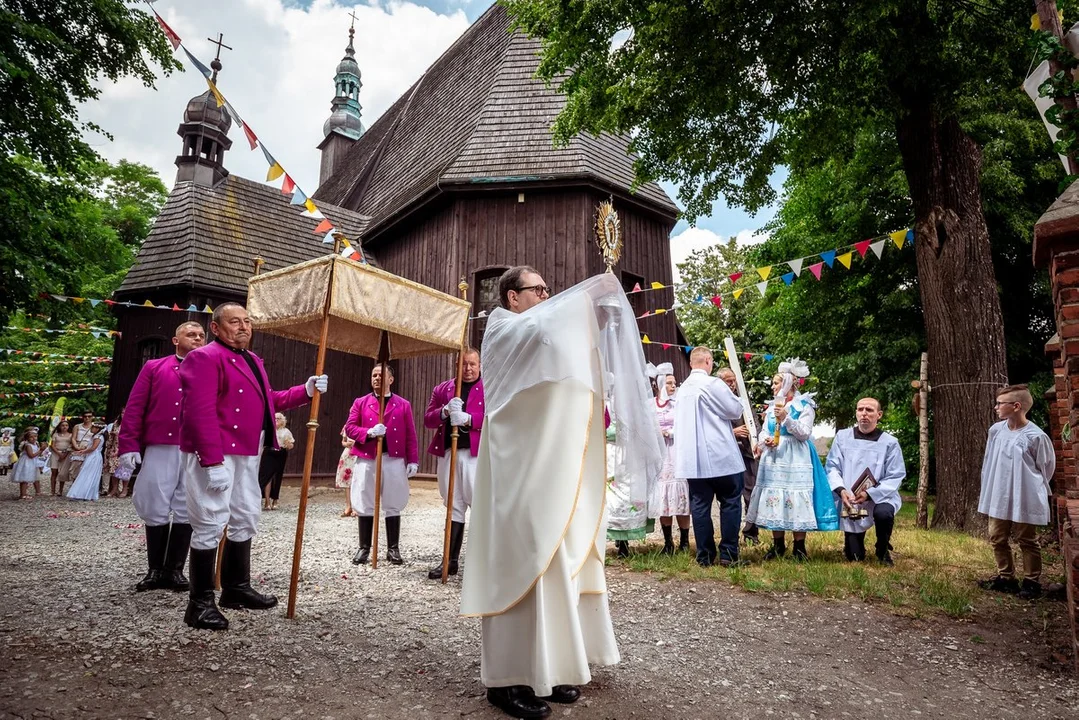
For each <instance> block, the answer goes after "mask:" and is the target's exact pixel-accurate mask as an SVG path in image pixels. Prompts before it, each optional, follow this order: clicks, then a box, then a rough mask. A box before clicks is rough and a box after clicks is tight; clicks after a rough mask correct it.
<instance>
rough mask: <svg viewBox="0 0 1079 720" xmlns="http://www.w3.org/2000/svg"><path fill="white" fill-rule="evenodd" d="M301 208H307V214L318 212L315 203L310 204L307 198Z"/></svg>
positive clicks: (309, 199)
mask: <svg viewBox="0 0 1079 720" xmlns="http://www.w3.org/2000/svg"><path fill="white" fill-rule="evenodd" d="M303 206H304V207H305V208H307V212H309V213H315V212H318V207H317V206H316V205H315V203H313V202H311V198H307V199H306V200H304V201H303Z"/></svg>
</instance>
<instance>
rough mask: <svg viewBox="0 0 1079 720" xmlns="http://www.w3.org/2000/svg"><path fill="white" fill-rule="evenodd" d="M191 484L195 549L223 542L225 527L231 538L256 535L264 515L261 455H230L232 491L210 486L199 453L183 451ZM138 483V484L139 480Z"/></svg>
mask: <svg viewBox="0 0 1079 720" xmlns="http://www.w3.org/2000/svg"><path fill="white" fill-rule="evenodd" d="M180 455H181V458H182V462H183V470H184V481H185V483H186V485H187V516H188V519H189V522H190V523H191V548H192V549H194V550H210V549H213V548H216V547H217V544H218V543H219V542H221V535H222V533H224V531H225V526H228V529H229V540H234V541H236V542H244V541H246V540H250V539H251V538H253V537H255V533H256V532H257V531H258V523H259V516H260V515H261V514H262V493H260V492H259V456H258V455H226V456H225V468H226V469H228V471H229V473H230V474H231V475H232V485H231V486H230V487H229V489H228V490H223V491H221V492H218V491H217V490H211V489H209V487H207V484H208V482H209V477H210V476H209V473H207V471H206V468H204V467H202V466H201V465H199V459H198V457H196V456H195V453H181V454H180ZM136 485H137V483H136Z"/></svg>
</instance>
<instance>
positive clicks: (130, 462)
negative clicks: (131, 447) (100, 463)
mask: <svg viewBox="0 0 1079 720" xmlns="http://www.w3.org/2000/svg"><path fill="white" fill-rule="evenodd" d="M120 465H121V466H122V467H126V468H129V469H131V470H134V469H135V466H136V465H142V453H137V452H127V453H124V454H123V455H121V456H120Z"/></svg>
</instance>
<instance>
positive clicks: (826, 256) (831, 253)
mask: <svg viewBox="0 0 1079 720" xmlns="http://www.w3.org/2000/svg"><path fill="white" fill-rule="evenodd" d="M820 259H821V260H823V261H824V262H825V264H826V265H827V266H828V267H832V263H834V262H835V250H828V251H827V252H822V253H821V254H820Z"/></svg>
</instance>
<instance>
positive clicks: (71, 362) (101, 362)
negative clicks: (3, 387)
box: [0, 358, 112, 365]
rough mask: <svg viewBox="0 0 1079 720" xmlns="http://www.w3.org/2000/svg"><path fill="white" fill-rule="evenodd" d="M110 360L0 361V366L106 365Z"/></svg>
mask: <svg viewBox="0 0 1079 720" xmlns="http://www.w3.org/2000/svg"><path fill="white" fill-rule="evenodd" d="M110 363H112V358H98V359H96V360H0V365H108V364H110Z"/></svg>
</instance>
